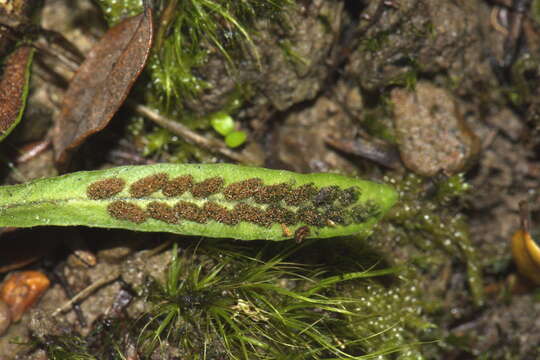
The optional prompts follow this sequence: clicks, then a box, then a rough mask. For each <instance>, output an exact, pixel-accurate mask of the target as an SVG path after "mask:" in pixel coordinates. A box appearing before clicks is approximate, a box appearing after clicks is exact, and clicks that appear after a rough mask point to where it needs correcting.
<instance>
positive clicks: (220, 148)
mask: <svg viewBox="0 0 540 360" xmlns="http://www.w3.org/2000/svg"><path fill="white" fill-rule="evenodd" d="M126 104H128V105H129V106H130V107H131V108H133V109H134V110H135V111H136V112H137V113H139V114H140V115H142V116H145V117H146V118H148V119H149V120H152V121H153V122H155V123H156V124H158V125H159V126H161V127H163V128H165V129H167V130H169V131H171V132H173V133H174V134H176V135H178V136H181V137H182V138H183V139H184V140H186V141H188V142H190V143H193V144H195V145H197V146H200V147H203V148H205V149H207V150H209V151H212V152H217V153H220V154H221V155H223V156H226V157H228V158H229V159H232V160H235V161H238V162H239V163H242V164H246V165H261V162H260V160H259V159H258V158H257V157H255V156H253V155H252V154H250V153H248V154H240V153H237V152H235V151H232V150H231V149H229V148H228V147H227V146H226V145H225V144H224V143H223V142H222V141H220V140H217V139H212V138H207V137H204V136H202V135H199V134H197V133H196V132H194V131H192V130H191V129H189V128H188V127H187V126H185V125H183V124H181V123H179V122H177V121H174V120H172V119H169V118H167V117H165V116H163V115H161V114H160V113H158V112H157V111H155V110H153V109H151V108H149V107H148V106H145V105H141V104H137V103H134V102H132V101H126Z"/></svg>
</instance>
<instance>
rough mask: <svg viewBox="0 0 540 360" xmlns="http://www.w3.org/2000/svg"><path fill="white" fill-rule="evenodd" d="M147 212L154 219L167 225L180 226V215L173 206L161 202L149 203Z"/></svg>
mask: <svg viewBox="0 0 540 360" xmlns="http://www.w3.org/2000/svg"><path fill="white" fill-rule="evenodd" d="M146 211H147V213H148V216H150V217H151V218H152V219H156V220H160V221H163V222H166V223H167V224H178V223H179V221H180V219H179V217H178V214H177V213H176V211H175V210H174V209H173V207H172V206H170V205H168V204H165V203H162V202H159V201H152V202H151V203H149V204H148V206H147V207H146Z"/></svg>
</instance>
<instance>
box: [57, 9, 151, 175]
mask: <svg viewBox="0 0 540 360" xmlns="http://www.w3.org/2000/svg"><path fill="white" fill-rule="evenodd" d="M152 36H153V23H152V10H151V9H150V8H149V7H148V8H146V9H145V11H144V12H143V13H141V14H139V15H137V16H133V17H130V18H127V19H125V20H124V21H122V22H121V23H119V24H118V25H116V26H114V27H112V28H111V29H109V31H107V33H106V34H105V35H104V36H103V38H102V39H101V40H100V41H99V42H98V43H97V44H96V45H95V46H94V47H93V48H92V50H91V51H90V53H89V54H88V56H87V58H86V60H85V61H84V63H83V64H82V65H81V66H80V67H79V69H78V70H77V73H76V74H75V76H74V77H73V79H72V80H71V82H70V84H69V88H68V90H67V92H66V93H65V95H64V100H63V104H62V109H61V111H60V114H59V116H58V119H57V121H56V125H55V129H54V132H53V145H54V149H55V161H56V163H57V165H58V166H59V167H60V168H65V166H66V165H67V163H68V162H69V160H70V154H71V152H72V151H73V150H74V149H75V148H76V147H77V146H79V145H80V144H82V143H83V142H84V140H85V139H86V138H87V137H88V136H90V135H92V134H95V133H96V132H98V131H100V130H102V129H103V128H104V127H105V126H107V124H108V123H109V121H110V120H111V118H112V117H113V115H114V114H115V113H116V111H117V110H118V108H119V107H120V106H121V105H122V104H123V102H124V100H125V99H126V97H127V95H128V93H129V90H130V89H131V87H132V86H133V84H134V82H135V80H136V79H137V77H138V76H139V74H140V73H141V71H142V69H143V68H144V65H145V63H146V60H147V58H148V54H149V52H150V48H151V46H152Z"/></svg>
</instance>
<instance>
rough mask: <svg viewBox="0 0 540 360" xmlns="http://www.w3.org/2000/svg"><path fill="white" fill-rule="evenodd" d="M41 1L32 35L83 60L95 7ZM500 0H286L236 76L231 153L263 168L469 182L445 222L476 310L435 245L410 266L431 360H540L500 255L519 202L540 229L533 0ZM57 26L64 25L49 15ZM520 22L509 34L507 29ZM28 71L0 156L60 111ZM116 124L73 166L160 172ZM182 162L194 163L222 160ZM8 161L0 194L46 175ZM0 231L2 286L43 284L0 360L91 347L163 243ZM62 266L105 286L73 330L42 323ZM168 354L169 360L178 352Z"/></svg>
mask: <svg viewBox="0 0 540 360" xmlns="http://www.w3.org/2000/svg"><path fill="white" fill-rule="evenodd" d="M46 3H47V4H46V5H45V8H44V10H43V11H44V12H43V22H44V26H51V27H53V28H54V25H53V24H56V28H54V29H55V30H56V31H59V32H61V33H63V34H65V36H66V37H67V38H69V39H70V40H71V41H73V42H74V43H75V44H77V45H78V46H79V47H80V48H81V49H82V50H83V51H87V50H88V43H89V42H91V41H92V40H93V39H94V38H95V37H96V34H99V33H100V31H102V28H103V22H102V21H100V20H99V12H95V11H94V10H92V9H93V7H92V4H91V2H86V1H85V2H81V6H80V8H79V7H77V6H75V7H73V6H72V5H69V4H68V3H69V2H66V1H50V2H46ZM501 3H502V5H498V4H497V2H496V1H487V0H483V1H454V0H401V1H382V0H381V1H379V0H377V1H324V0H314V1H300V0H298V1H297V2H296V6H295V7H294V9H292V10H288V15H287V19H288V22H289V24H290V25H291V26H290V27H285V28H280V29H279V31H277V30H276V28H275V27H273V26H274V25H272V24H268V23H266V22H261V24H259V32H258V33H257V34H256V36H255V45H256V46H257V47H258V48H259V52H260V54H261V55H262V58H263V59H265V61H264V62H263V64H262V67H261V68H260V70H258V71H260V72H259V73H255V72H254V70H253V68H252V67H250V66H246V68H245V71H244V70H243V68H242V67H240V68H239V69H238V74H237V75H238V78H237V79H240V80H238V81H240V82H242V83H245V84H248V85H249V86H250V89H251V90H250V97H249V99H248V100H247V101H245V102H243V105H242V106H241V107H240V109H239V110H238V112H237V113H236V114H235V119H236V121H237V122H238V124H239V126H241V128H242V129H243V130H246V131H247V132H248V133H249V134H250V135H249V140H248V143H247V145H246V146H244V147H243V148H242V149H241V150H238V151H244V152H250V154H251V155H253V156H256V157H258V159H259V160H260V162H261V163H263V164H264V166H266V167H270V168H279V169H288V170H293V171H297V172H303V173H307V172H339V173H343V174H347V175H351V176H360V177H363V178H367V179H375V180H383V179H388V178H394V179H398V181H399V179H403V178H406V177H407V175H408V174H415V175H416V176H417V177H418V178H421V179H423V180H422V181H423V184H424V185H423V186H430V185H431V184H432V183H434V184H437V183H440V181H441V180H440V179H445V178H448V177H450V176H453V175H455V174H463V176H464V179H465V181H466V182H467V183H468V184H470V186H471V189H470V190H469V191H467V192H466V193H465V194H463V195H461V196H460V197H459V199H457V200H455V201H451V202H449V203H448V204H447V206H451V207H452V208H451V209H445V210H444V211H451V212H453V213H455V214H459V215H460V216H461V217H462V218H463V219H465V222H466V223H467V225H468V231H469V233H470V241H471V243H472V245H473V248H474V251H475V253H476V254H477V261H478V264H479V266H480V268H481V271H482V275H483V284H482V288H483V291H484V294H485V297H484V301H483V303H482V304H478V303H476V304H475V302H474V301H473V300H472V294H471V291H470V289H469V287H468V285H467V274H466V267H465V266H464V265H463V264H464V259H463V258H460V256H458V255H456V254H452V255H450V254H446V255H444V256H446V259H445V260H440V258H441V257H444V256H443V255H441V254H445V253H444V251H442V250H440V249H434V250H433V251H434V252H437V254H438V255H437V256H438V259H439V260H437V266H434V267H430V266H426V265H424V266H419V267H418V269H421V270H420V272H421V275H420V276H419V278H420V280H419V281H420V284H421V286H422V289H423V291H424V292H425V293H426V294H430V293H433V294H436V297H437V299H436V301H437V303H438V306H437V310H435V311H433V309H432V308H430V306H431V305H430V304H431V302H432V300H433V299H432V298H429V296H428V297H427V298H426V299H424V300H422V301H424V302H423V305H422V306H423V311H424V316H425V319H427V320H428V321H429V322H431V323H432V324H433V325H434V327H435V328H436V329H437V330H436V331H435V333H436V336H435V339H434V338H433V337H431V338H429V339H430V341H429V344H426V346H425V347H424V346H420V352H421V353H422V354H423V356H424V357H425V358H426V359H531V360H533V359H538V358H540V345H539V344H540V288H538V287H535V286H534V285H532V284H531V283H529V282H527V280H526V279H525V278H524V277H523V276H522V275H521V274H519V273H518V271H517V269H516V266H515V264H514V262H513V260H512V254H511V251H510V240H511V238H512V235H513V233H514V232H515V231H516V230H517V229H518V228H519V225H520V217H519V203H520V202H521V201H528V203H529V209H530V214H531V219H532V224H533V234H534V230H535V224H536V226H537V228H540V201H539V200H540V100H539V99H540V52H538V43H539V42H538V41H539V39H540V38H539V37H540V23H538V22H537V19H539V18H540V14H536V13H535V8H536V7H539V5H537V4H538V3H540V2H539V1H533V2H532V5H531V6H530V8H527V11H526V13H525V15H524V16H523V17H522V18H519V19H518V17H519V16H517V15H516V13H515V11H513V10H512V3H516V4H517V3H527V2H526V1H521V2H520V1H519V0H514V1H510V0H509V1H501ZM66 4H68V5H66ZM509 4H510V6H509ZM58 14H66V15H65V17H64V18H62V19H63V20H62V21H60V20H59V19H56V20H55V16H59V15H58ZM85 14H86V15H85ZM88 14H90V15H91V17H89V18H92V19H98V20H95V21H94V20H93V21H89V24H91V25H92V26H90V27H89V26H88V25H84V24H81V21H80V19H81V16H89V15H88ZM516 22H519V25H520V26H519V28H520V30H519V31H517V32H516V33H515V34H512V33H509V30H508V29H510V28H511V26H510V25H511V24H515V23H516ZM59 24H60V25H59ZM61 24H64V25H61ZM516 28H517V26H516ZM77 29H78V30H77ZM81 29H82V30H81ZM81 34H83V35H81ZM84 34H86V35H84ZM89 39H90V40H89ZM276 39H281V40H280V42H279V44H278V41H277V40H276ZM276 44H277V45H276ZM285 47H287V51H284V48H285ZM291 53H293V54H294V57H293V58H291ZM34 66H35V67H37V66H39V64H36V65H34ZM41 66H45V65H43V64H41ZM226 66H227V61H226V60H225V59H216V58H215V57H214V56H212V57H211V58H210V59H209V61H208V62H207V64H206V65H204V66H202V67H201V68H199V69H197V71H198V76H201V77H203V78H204V79H205V80H206V81H208V82H209V83H211V84H212V85H213V87H209V89H208V90H205V92H204V94H203V95H201V97H200V98H192V99H189V100H186V101H185V104H184V105H183V108H184V109H187V110H188V111H191V113H192V114H200V115H201V116H203V115H205V114H208V113H211V112H213V111H216V110H218V109H220V108H221V107H223V106H224V104H225V103H226V102H227V101H228V99H229V95H230V92H231V91H230V90H231V89H233V88H234V87H235V81H232V80H230V79H227V80H224V79H222V77H223V76H224V74H226V73H227V72H226V71H224V70H223V69H225V68H226ZM35 74H38V75H39V74H41V75H42V76H34V77H35V79H33V80H32V86H33V88H32V93H31V97H30V99H29V102H28V108H27V110H26V117H25V119H24V120H23V122H22V123H21V125H20V126H19V129H17V132H15V133H14V135H13V137H12V138H9V139H8V140H7V141H6V142H5V143H4V144H3V145H2V148H1V149H0V151H1V154H2V155H3V157H4V158H6V159H12V158H14V156H15V154H17V153H18V152H21V151H22V150H21V149H23V147H24V145H25V144H28V143H31V142H33V141H36V140H39V139H41V138H42V137H43V136H45V134H46V133H47V131H48V129H49V127H50V126H51V123H52V122H53V121H54V120H53V118H54V117H53V115H54V113H55V112H57V111H58V107H57V104H58V98H57V97H58V96H59V95H58V94H61V90H59V89H58V88H57V86H56V85H54V86H53V85H51V84H50V83H49V82H48V81H49V80H48V79H49V78H48V77H46V76H44V75H43V74H44V70H43V69H42V68H37V69H36V70H35ZM51 89H52V90H51ZM51 94H52V95H51ZM120 116H123V115H122V114H121V115H120ZM115 121H116V122H113V123H112V124H111V125H110V127H109V128H107V129H106V130H105V131H104V132H103V133H102V134H99V135H98V136H96V137H93V138H90V140H88V143H87V144H85V145H84V147H83V148H82V149H81V150H80V154H79V159H78V161H79V162H78V163H77V165H76V167H77V168H78V169H85V170H91V169H96V168H98V167H99V168H102V167H105V166H118V165H127V164H141V163H151V162H160V161H163V162H165V161H171V159H172V156H171V154H169V153H167V151H166V150H165V151H162V152H160V153H158V154H156V153H154V154H153V155H151V156H149V157H146V158H145V157H144V156H143V155H142V154H143V152H144V146H145V145H144V144H145V142H146V143H147V142H148V139H145V138H144V136H137V135H133V133H130V132H129V131H127V130H126V127H125V126H124V125H122V121H121V120H120V119H117V120H115ZM124 124H125V123H124ZM204 131H208V132H210V130H208V129H207V130H202V132H204ZM212 136H214V134H212ZM175 145H177V144H175ZM171 146H172V145H171ZM98 149H99V150H98ZM190 154H191V157H190V158H189V159H190V160H191V161H196V160H197V159H200V158H204V159H206V160H208V161H209V162H211V161H229V160H228V159H226V158H221V157H219V156H215V155H212V154H207V153H205V154H203V155H202V156H199V155H200V154H199V153H198V152H197V151H192V152H191V153H190ZM194 154H195V155H194ZM10 156H11V157H12V158H10ZM197 156H199V157H197ZM7 163H9V164H12V166H11V167H7V166H4V165H2V166H3V169H2V170H1V171H2V173H1V176H2V177H1V179H0V180H1V181H2V183H3V184H13V183H20V182H23V181H24V180H28V179H33V178H38V177H46V176H53V175H55V174H56V173H57V172H56V170H55V168H54V163H53V154H52V151H50V150H47V151H44V152H42V153H40V154H39V155H38V156H36V157H34V158H33V159H32V160H31V161H26V162H24V163H19V164H17V163H16V162H15V161H14V160H8V161H7ZM142 190H144V189H142ZM381 226H389V225H388V223H386V224H382V225H381ZM418 236H422V231H419V232H418ZM0 237H1V239H0V243H1V244H2V246H5V245H6V244H7V243H9V244H10V246H6V248H3V249H2V250H0V260H1V261H2V262H1V264H0V265H1V266H0V269H2V271H3V273H1V274H0V280H2V279H4V278H5V277H6V276H7V274H9V273H10V272H11V271H14V270H13V268H15V267H16V266H15V265H13V264H20V265H21V266H22V269H24V268H25V267H26V268H32V269H39V270H41V271H44V272H45V273H46V274H48V275H49V276H50V278H51V279H52V285H51V287H50V289H49V290H47V292H46V293H45V294H44V295H43V296H42V298H41V300H40V301H39V302H38V303H37V304H36V305H34V307H33V309H32V310H31V311H28V312H27V313H25V315H24V316H23V317H22V319H21V321H20V322H18V323H15V324H12V325H11V326H10V328H9V329H8V330H7V331H6V333H5V334H4V335H0V359H2V360H3V359H27V358H32V359H47V356H46V354H45V353H44V352H43V350H40V349H39V348H36V345H35V342H31V341H30V340H31V339H38V340H39V341H42V342H43V341H47V339H49V338H50V336H52V335H54V334H55V333H56V332H58V333H61V331H62V330H63V329H76V331H77V332H78V333H80V334H82V335H81V336H86V335H87V334H88V333H89V332H91V331H92V329H93V328H92V326H93V324H98V323H99V320H100V319H103V318H105V317H107V316H108V315H111V313H112V312H114V306H113V304H117V303H118V301H119V300H118V298H119V297H121V295H122V294H123V291H125V288H126V286H125V284H126V283H128V284H129V287H136V286H137V284H139V285H140V284H143V283H144V281H145V279H147V278H148V277H149V276H152V277H155V278H157V279H164V276H165V275H164V272H165V269H166V266H167V264H168V263H169V261H170V254H169V252H168V251H167V250H165V251H162V252H156V253H152V256H148V251H152V249H155V248H158V247H159V246H160V245H161V244H162V243H163V242H164V241H166V240H175V239H174V238H171V237H170V236H165V235H163V234H139V233H133V232H127V231H119V230H118V231H117V230H115V231H103V230H92V229H84V228H72V229H59V228H52V229H50V228H37V229H28V230H11V229H9V230H8V229H3V231H2V233H0ZM191 240H192V241H195V242H196V241H199V239H191ZM202 241H204V240H202ZM66 244H70V245H66ZM254 246H255V245H254ZM376 247H377V246H376ZM430 249H431V248H430V247H427V249H423V250H418V247H417V246H414V245H411V244H405V245H403V246H398V245H396V243H395V242H392V244H391V245H390V246H387V247H385V242H384V241H382V242H381V243H380V244H379V246H378V247H377V249H376V250H377V252H378V253H384V257H385V258H386V259H388V258H390V259H394V260H395V261H396V262H397V263H401V264H403V263H407V262H408V261H411V259H413V258H416V257H418V253H419V251H423V252H422V256H423V258H429V256H430V253H429V251H432V250H430ZM79 250H89V251H90V252H91V253H92V254H94V255H95V256H96V258H97V264H96V265H95V266H92V267H89V266H87V265H85V264H84V263H82V262H81V260H80V259H79V257H77V255H76V254H77V253H78V252H77V251H79ZM441 251H442V252H441ZM426 264H429V261H426ZM59 269H60V271H61V273H62V274H63V276H64V277H65V280H66V281H67V283H68V284H69V286H70V288H71V290H72V291H73V292H74V293H78V292H79V291H81V290H82V289H84V288H85V287H87V286H88V285H90V284H92V283H95V282H97V281H99V280H102V279H109V280H110V281H108V282H106V283H105V284H104V285H103V286H101V287H100V288H99V290H97V291H95V292H93V293H92V294H91V295H89V296H87V297H86V298H85V299H84V300H83V301H81V303H80V306H81V312H82V314H84V317H85V321H86V324H82V323H81V321H80V318H78V317H77V314H76V313H75V312H74V311H67V312H66V313H63V314H60V315H57V318H51V313H52V312H53V311H54V310H55V309H57V308H58V306H59V305H60V304H63V303H65V302H66V301H67V298H68V296H67V295H66V293H65V291H64V290H63V288H62V286H61V284H60V281H59V280H58V278H57V277H55V276H54V275H52V272H53V271H55V270H56V271H58V270H59ZM120 277H122V278H124V279H123V281H122V282H120V281H117V280H118V278H120ZM147 307H148V305H147V304H145V303H144V301H141V300H137V299H135V300H133V302H132V303H131V305H129V307H128V310H126V311H127V312H128V313H131V314H134V315H133V316H136V315H135V314H140V313H141V312H142V311H144V310H145V309H146V308H147ZM57 320H58V321H57ZM0 321H1V317H0ZM0 328H1V326H0ZM94 330H95V329H94ZM14 339H15V340H16V341H13V340H14ZM425 339H426V338H422V336H419V337H418V338H417V339H416V340H419V341H422V340H425ZM432 340H435V341H432ZM20 343H25V345H21V344H20ZM169 354H170V358H171V359H173V358H175V357H174V356H176V355H174V354H175V353H174V351H173V350H170V352H169ZM135 358H136V357H133V358H132V359H135ZM388 358H389V359H393V358H397V357H394V355H390V356H389V357H388Z"/></svg>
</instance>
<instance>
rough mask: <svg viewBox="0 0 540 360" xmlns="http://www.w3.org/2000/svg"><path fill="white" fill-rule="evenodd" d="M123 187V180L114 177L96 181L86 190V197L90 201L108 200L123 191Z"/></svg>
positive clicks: (124, 184)
mask: <svg viewBox="0 0 540 360" xmlns="http://www.w3.org/2000/svg"><path fill="white" fill-rule="evenodd" d="M125 186H126V182H125V181H124V179H120V178H116V177H112V178H108V179H103V180H98V181H94V182H93V183H91V184H90V185H89V186H88V188H86V195H87V196H88V197H89V198H90V199H92V200H101V199H109V198H111V197H113V196H114V195H116V194H118V193H119V192H121V191H122V190H124V187H125Z"/></svg>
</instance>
